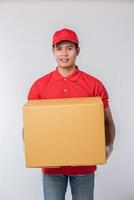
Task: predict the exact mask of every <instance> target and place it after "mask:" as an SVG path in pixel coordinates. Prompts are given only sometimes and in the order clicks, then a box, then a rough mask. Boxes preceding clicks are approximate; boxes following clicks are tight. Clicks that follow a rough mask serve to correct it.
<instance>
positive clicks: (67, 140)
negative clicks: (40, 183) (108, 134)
mask: <svg viewBox="0 0 134 200" xmlns="http://www.w3.org/2000/svg"><path fill="white" fill-rule="evenodd" d="M23 120H24V144H25V159H26V167H51V166H88V165H95V164H104V163H105V162H106V155H105V131H104V111H103V103H102V101H101V99H100V97H81V98H64V99H46V100H30V101H28V102H27V103H26V104H25V105H24V107H23Z"/></svg>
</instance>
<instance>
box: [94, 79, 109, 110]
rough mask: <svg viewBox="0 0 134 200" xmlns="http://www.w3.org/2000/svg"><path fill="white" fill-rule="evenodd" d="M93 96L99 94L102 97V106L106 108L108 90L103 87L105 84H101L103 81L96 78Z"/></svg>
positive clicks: (107, 105) (107, 104)
mask: <svg viewBox="0 0 134 200" xmlns="http://www.w3.org/2000/svg"><path fill="white" fill-rule="evenodd" d="M95 96H99V97H101V99H102V102H103V105H104V108H108V107H109V95H108V92H107V90H106V88H105V86H104V85H103V83H102V82H101V81H99V80H97V82H96V84H95Z"/></svg>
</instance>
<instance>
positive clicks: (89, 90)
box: [28, 28, 115, 200]
mask: <svg viewBox="0 0 134 200" xmlns="http://www.w3.org/2000/svg"><path fill="white" fill-rule="evenodd" d="M79 52H80V47H79V41H78V37H77V35H76V33H75V32H74V31H72V30H70V29H67V28H64V29H61V30H59V31H56V32H55V33H54V35H53V40H52V53H53V55H54V57H55V59H56V61H57V67H56V69H55V70H53V71H52V72H50V73H48V74H46V75H44V76H43V77H41V78H39V79H38V80H36V81H35V82H34V83H33V85H32V87H31V89H30V91H29V94H28V99H29V100H36V99H53V98H75V97H93V96H100V97H101V99H102V101H103V105H104V115H105V132H106V146H107V148H106V153H107V156H109V154H110V152H111V150H112V146H113V142H114V138H115V127H114V122H113V119H112V115H111V111H110V108H109V104H108V94H107V91H106V89H105V87H104V85H103V84H102V83H101V82H100V81H99V80H98V79H96V78H95V77H93V76H91V75H89V74H87V73H86V72H83V71H81V70H80V69H79V68H78V66H77V65H76V64H75V61H76V57H77V56H78V55H79ZM95 171H96V166H73V167H72V166H61V167H53V168H52V167H51V168H49V167H46V168H43V169H42V172H43V188H44V199H45V200H64V199H65V193H66V189H67V183H68V180H69V181H70V186H71V193H72V199H73V200H93V196H94V174H95Z"/></svg>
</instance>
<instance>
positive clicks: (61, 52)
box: [52, 41, 80, 68]
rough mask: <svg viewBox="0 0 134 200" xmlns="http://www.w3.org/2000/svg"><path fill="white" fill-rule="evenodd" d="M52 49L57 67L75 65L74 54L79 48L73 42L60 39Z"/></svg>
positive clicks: (77, 52)
mask: <svg viewBox="0 0 134 200" xmlns="http://www.w3.org/2000/svg"><path fill="white" fill-rule="evenodd" d="M52 51H53V55H54V56H55V58H56V61H57V63H58V66H59V67H62V68H72V67H74V65H75V60H76V56H77V55H78V54H79V51H80V48H79V47H78V48H77V49H76V47H75V44H74V43H73V42H70V41H62V42H59V43H57V44H56V45H55V46H54V48H53V49H52Z"/></svg>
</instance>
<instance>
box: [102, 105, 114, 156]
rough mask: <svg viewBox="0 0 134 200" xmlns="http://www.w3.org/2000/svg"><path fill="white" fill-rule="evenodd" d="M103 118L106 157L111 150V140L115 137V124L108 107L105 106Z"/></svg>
mask: <svg viewBox="0 0 134 200" xmlns="http://www.w3.org/2000/svg"><path fill="white" fill-rule="evenodd" d="M104 120H105V138H106V157H107V159H108V157H109V156H110V154H111V152H112V150H113V142H114V139H115V125H114V122H113V118H112V114H111V111H110V108H106V109H105V110H104Z"/></svg>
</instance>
